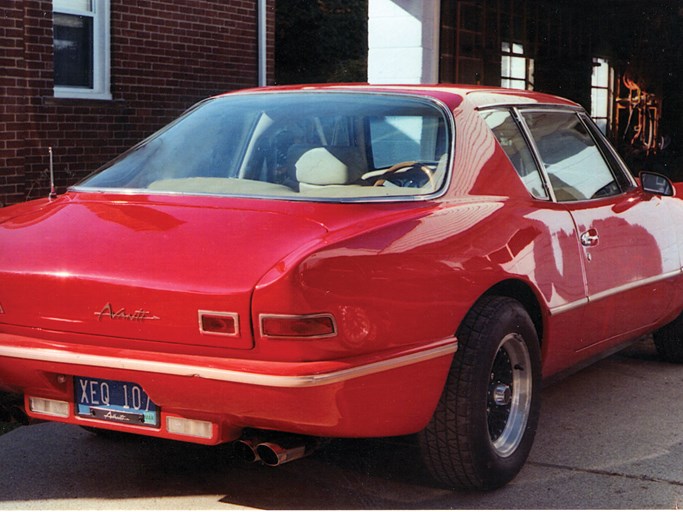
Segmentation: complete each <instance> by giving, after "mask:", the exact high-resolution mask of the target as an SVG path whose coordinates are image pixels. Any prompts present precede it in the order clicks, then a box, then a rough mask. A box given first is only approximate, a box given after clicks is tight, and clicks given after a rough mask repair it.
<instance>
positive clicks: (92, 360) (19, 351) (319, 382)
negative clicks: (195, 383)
mask: <svg viewBox="0 0 683 512" xmlns="http://www.w3.org/2000/svg"><path fill="white" fill-rule="evenodd" d="M443 343H444V344H443V345H439V346H437V347H435V348H430V349H427V350H423V351H419V352H415V353H411V354H406V355H402V356H396V357H393V358H391V359H387V360H384V361H377V362H372V363H367V364H362V365H359V366H353V367H350V368H345V369H343V370H336V371H332V372H327V373H316V374H310V375H269V374H261V373H253V372H244V371H237V370H224V369H220V368H210V367H205V366H196V365H186V364H178V363H163V362H160V361H148V360H144V359H122V358H118V357H110V356H99V355H94V354H80V353H77V352H70V351H63V350H54V349H43V348H28V347H12V346H0V357H10V358H15V359H27V360H32V361H45V362H49V363H63V364H75V365H82V366H94V367H98V368H113V369H116V370H130V371H138V372H148V373H158V374H165V375H174V376H179V377H198V378H202V379H207V380H215V381H221V382H233V383H238V384H250V385H254V386H267V387H277V388H307V387H316V386H326V385H329V384H336V383H339V382H344V381H347V380H351V379H357V378H359V377H365V376H367V375H372V374H375V373H380V372H385V371H388V370H394V369H397V368H401V367H404V366H409V365H412V364H417V363H421V362H424V361H429V360H431V359H436V358H438V357H443V356H447V355H449V354H453V353H455V352H456V351H457V349H458V342H457V340H456V339H455V338H447V339H445V340H443Z"/></svg>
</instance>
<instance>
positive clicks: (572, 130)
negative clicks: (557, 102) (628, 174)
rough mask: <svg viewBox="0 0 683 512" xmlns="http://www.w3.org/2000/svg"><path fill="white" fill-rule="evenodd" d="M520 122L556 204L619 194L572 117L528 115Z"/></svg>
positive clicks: (583, 130)
mask: <svg viewBox="0 0 683 512" xmlns="http://www.w3.org/2000/svg"><path fill="white" fill-rule="evenodd" d="M524 119H525V120H526V122H527V124H528V125H529V129H530V130H531V133H532V135H533V137H534V139H535V140H536V146H537V147H538V152H539V153H540V155H541V158H542V160H543V164H544V165H545V168H546V171H547V173H548V176H549V178H550V184H551V185H552V187H553V190H554V191H555V196H556V197H557V199H558V201H578V200H584V199H594V198H598V197H603V196H609V195H614V194H618V193H619V192H620V191H621V189H620V188H619V186H618V185H617V183H616V181H615V180H614V176H613V175H612V172H611V171H610V169H609V167H608V165H607V163H606V162H605V160H604V158H603V157H602V154H601V153H600V151H599V150H598V148H597V146H596V145H595V142H594V141H593V138H592V137H591V135H590V134H589V133H588V131H587V130H586V127H585V126H584V125H583V123H582V122H581V121H580V120H579V118H578V116H577V115H576V114H573V113H564V112H528V113H525V114H524Z"/></svg>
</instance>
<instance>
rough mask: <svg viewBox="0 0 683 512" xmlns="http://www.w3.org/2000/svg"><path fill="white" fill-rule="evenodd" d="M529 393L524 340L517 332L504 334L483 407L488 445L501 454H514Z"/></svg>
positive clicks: (520, 436) (526, 351)
mask: <svg viewBox="0 0 683 512" xmlns="http://www.w3.org/2000/svg"><path fill="white" fill-rule="evenodd" d="M531 393H532V375H531V359H530V357H529V351H528V349H527V346H526V343H525V342H524V339H523V338H522V337H521V336H520V335H519V334H508V335H507V336H505V338H503V339H502V341H501V342H500V345H499V346H498V350H497V352H496V356H495V358H494V360H493V364H492V365H491V373H490V378H489V387H488V396H487V407H486V413H487V414H486V415H487V423H488V430H489V437H490V439H491V444H492V446H493V449H494V450H495V451H496V453H497V454H498V455H500V456H501V457H507V456H509V455H511V454H512V453H514V451H515V450H516V449H517V447H518V446H519V444H520V443H521V441H522V438H523V437H524V430H525V428H526V424H527V419H528V417H529V409H530V406H531Z"/></svg>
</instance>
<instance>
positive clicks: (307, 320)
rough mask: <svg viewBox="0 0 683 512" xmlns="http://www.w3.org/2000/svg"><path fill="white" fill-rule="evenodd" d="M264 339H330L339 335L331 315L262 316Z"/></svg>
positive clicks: (262, 334)
mask: <svg viewBox="0 0 683 512" xmlns="http://www.w3.org/2000/svg"><path fill="white" fill-rule="evenodd" d="M260 320H261V336H263V337H264V338H329V337H331V336H336V335H337V325H336V323H335V321H334V317H333V316H332V315H330V314H319V315H267V314H266V315H261V317H260Z"/></svg>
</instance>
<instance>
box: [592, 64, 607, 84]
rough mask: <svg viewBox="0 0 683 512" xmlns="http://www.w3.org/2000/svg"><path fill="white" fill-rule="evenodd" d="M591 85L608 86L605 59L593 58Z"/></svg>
mask: <svg viewBox="0 0 683 512" xmlns="http://www.w3.org/2000/svg"><path fill="white" fill-rule="evenodd" d="M591 85H592V86H593V87H605V88H606V87H609V64H608V63H607V61H606V60H605V59H593V76H592V80H591Z"/></svg>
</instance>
